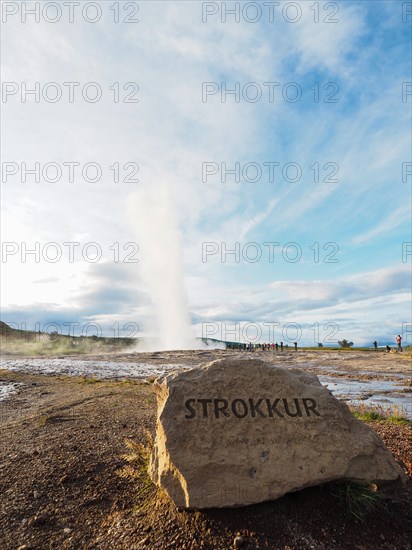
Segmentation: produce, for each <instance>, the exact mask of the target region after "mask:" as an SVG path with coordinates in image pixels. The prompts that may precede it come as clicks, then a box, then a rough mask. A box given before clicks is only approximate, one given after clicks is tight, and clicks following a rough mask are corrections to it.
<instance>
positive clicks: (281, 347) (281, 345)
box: [280, 342, 283, 351]
mask: <svg viewBox="0 0 412 550" xmlns="http://www.w3.org/2000/svg"><path fill="white" fill-rule="evenodd" d="M280 351H283V342H281V343H280Z"/></svg>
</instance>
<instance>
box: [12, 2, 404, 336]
mask: <svg viewBox="0 0 412 550" xmlns="http://www.w3.org/2000/svg"><path fill="white" fill-rule="evenodd" d="M6 4H9V5H10V6H12V7H10V8H9V9H10V13H11V12H13V13H12V14H11V15H7V16H5V15H4V13H3V21H4V22H3V33H2V52H3V53H2V65H3V66H2V74H3V81H4V82H6V83H9V88H7V90H8V91H10V90H13V93H9V95H7V96H6V98H5V97H4V95H3V103H2V115H3V117H2V118H3V123H2V134H3V145H2V162H3V165H2V168H3V183H2V198H3V201H2V202H3V205H2V240H3V257H2V273H3V277H2V318H3V320H4V321H6V322H10V323H16V324H21V323H26V325H27V327H28V328H32V327H34V325H35V324H36V323H39V324H40V326H41V327H43V326H44V324H45V323H47V322H51V321H53V322H56V323H60V324H62V323H64V322H78V323H80V327H83V326H85V325H86V324H87V323H89V322H95V323H98V324H100V325H101V326H102V327H103V328H104V331H105V333H106V334H110V329H109V328H108V327H110V326H113V323H119V326H121V327H123V326H125V325H126V324H127V323H129V322H133V323H136V324H137V325H139V331H140V332H141V333H144V332H145V331H147V327H148V326H149V325H150V322H149V320H150V317H151V315H152V313H151V310H152V305H151V303H152V302H153V297H152V296H150V293H148V288H147V285H146V284H145V281H146V280H147V278H145V277H144V276H143V273H144V271H145V265H144V264H145V258H144V257H142V256H139V254H140V253H139V254H138V255H137V256H138V258H139V263H138V264H137V263H130V262H126V261H124V260H125V257H126V255H127V253H129V252H133V246H132V248H129V249H127V250H123V249H122V247H123V245H124V244H125V243H136V245H137V246H139V244H140V243H141V242H143V241H144V239H145V235H143V233H149V234H151V235H152V237H153V238H152V241H151V245H150V246H151V247H152V251H153V250H154V249H156V251H157V252H158V253H159V258H160V259H159V262H160V263H158V264H157V267H158V269H157V268H156V271H158V272H159V273H156V274H153V276H154V277H158V278H159V280H160V283H161V281H162V276H163V274H165V273H167V272H168V269H169V268H170V266H171V265H172V264H174V263H175V262H177V263H179V261H180V258H181V256H182V258H183V262H184V263H183V266H184V269H183V273H184V284H185V289H186V294H187V302H188V306H189V312H190V316H191V320H192V324H193V327H194V330H195V331H196V334H197V335H201V334H202V330H203V333H204V331H205V330H206V329H205V326H206V327H207V330H209V333H210V334H211V332H212V331H211V328H210V327H215V328H216V330H217V332H216V334H215V336H223V337H224V336H225V328H226V329H228V330H229V329H230V327H232V328H233V324H235V327H236V326H237V327H238V328H239V327H244V325H245V323H255V324H256V326H258V327H261V328H262V340H266V339H269V335H268V333H267V332H265V330H267V327H268V326H269V325H270V324H275V323H277V325H276V327H275V333H274V335H273V337H274V339H277V340H282V339H283V340H285V341H287V338H285V332H284V327H285V326H286V327H287V326H292V325H291V324H298V325H299V326H300V327H301V329H302V331H301V334H300V335H299V338H300V340H299V341H300V342H301V343H302V344H310V343H314V341H317V340H318V339H319V340H320V341H323V340H324V339H325V338H326V335H327V333H328V330H329V329H324V328H323V327H325V326H326V325H327V324H328V323H329V324H331V323H332V324H333V326H336V327H337V328H338V333H337V335H336V336H335V337H336V338H337V339H341V338H348V339H350V340H353V341H354V342H355V344H357V345H361V344H365V343H370V342H371V341H373V340H374V339H375V338H376V339H378V340H379V341H382V342H383V341H387V340H388V341H392V340H393V339H394V337H395V336H396V334H398V333H399V332H402V331H403V333H404V339H405V341H409V343H411V342H410V340H411V335H410V334H408V332H409V331H410V330H411V328H412V327H411V325H410V323H411V319H410V311H411V303H410V278H411V277H410V276H411V258H412V256H411V255H408V256H405V250H406V251H408V250H409V251H411V250H412V249H411V248H407V247H408V245H405V244H403V243H410V242H411V241H412V237H411V210H410V207H411V179H412V176H411V175H406V176H405V177H402V165H403V163H410V162H411V152H410V151H411V105H412V95H407V96H404V97H402V89H405V83H407V82H410V81H411V80H412V79H411V22H412V14H411V15H408V14H405V13H404V14H403V12H402V10H405V9H406V8H405V5H407V4H408V3H405V2H400V1H399V2H398V1H388V2H385V1H375V2H364V1H362V2H346V1H345V2H332V3H323V2H319V3H318V5H319V22H317V23H316V22H315V21H314V15H315V14H314V11H313V10H311V9H310V6H313V5H316V3H315V4H314V3H313V2H296V3H291V2H281V3H280V4H279V5H274V7H273V10H274V11H273V14H274V18H273V19H274V20H273V21H270V20H269V16H268V12H267V11H266V10H263V8H262V3H260V4H258V5H259V6H260V7H261V9H262V17H261V19H260V21H258V22H257V23H251V22H249V21H247V20H245V18H244V17H242V15H240V22H239V23H237V22H235V21H234V19H233V17H231V16H228V17H227V21H226V22H223V21H222V10H223V4H222V3H220V2H209V3H207V2H203V3H202V2H187V1H185V2H175V1H162V2H132V3H129V4H130V6H129V7H127V10H128V11H127V10H126V4H125V3H122V2H120V3H118V6H119V14H120V22H119V23H114V21H113V17H114V12H113V10H110V5H112V3H109V2H100V3H98V4H99V5H100V8H101V18H100V20H99V21H98V22H97V23H90V22H88V21H87V20H85V18H84V17H83V16H82V14H81V13H80V12H75V15H74V21H73V22H72V23H70V22H69V19H68V14H67V12H62V17H61V19H60V20H59V21H58V22H56V23H50V22H48V21H46V20H45V17H44V11H42V12H41V13H40V20H39V22H36V21H34V20H33V17H32V18H30V16H27V20H26V21H25V22H24V18H23V17H22V13H21V5H20V4H17V3H13V2H9V3H7V2H6ZM26 4H30V2H26ZM46 4H47V2H46V3H44V2H43V3H40V5H41V7H42V10H43V9H44V6H45V5H46ZM235 4H236V3H235V2H228V3H227V5H230V6H234V5H235ZM237 4H238V6H239V9H240V10H241V11H242V10H243V9H244V6H245V5H246V4H247V3H246V2H240V3H237ZM249 4H252V5H256V4H257V3H253V2H252V3H249ZM292 4H293V5H294V6H295V7H293V6H292V7H290V6H291V5H292ZM14 6H17V8H16V9H17V11H16V10H15V9H14ZM288 6H289V7H288ZM296 6H298V8H296ZM3 7H4V6H3ZM134 8H136V10H137V8H138V11H136V14H135V18H138V20H139V21H138V22H135V23H124V22H123V19H124V17H126V15H127V14H129V15H130V14H131V13H132V12H134ZM52 9H53V8H50V10H51V11H50V12H46V17H47V16H48V17H49V18H52V17H54V15H53V11H52ZM253 9H257V8H253V6H252V7H251V8H250V10H251V11H250V12H247V13H248V14H249V18H250V17H251V15H250V14H253V11H252V10H253ZM296 9H299V12H297V11H294V10H296ZM202 10H203V19H205V10H209V11H208V12H209V13H211V12H212V11H215V10H217V13H216V14H214V15H209V16H208V17H207V18H206V21H205V22H203V21H202ZM14 11H16V13H14ZM332 11H334V12H336V13H335V14H334V15H333V16H332V15H331V13H332ZM90 13H92V12H90ZM295 13H299V15H300V17H299V21H296V22H291V21H287V20H286V19H287V18H288V17H289V19H293V18H294V17H295ZM47 14H48V15H47ZM285 14H286V16H285ZM328 16H330V18H333V19H336V22H329V23H327V22H326V21H324V20H325V18H327V17H328ZM246 17H247V16H246ZM403 19H405V21H403ZM35 82H39V83H40V84H39V86H40V94H42V93H43V91H44V89H45V86H46V85H47V83H50V82H55V83H57V84H58V85H59V87H60V89H61V90H62V91H63V94H62V98H61V99H60V100H59V101H57V102H55V103H51V102H48V101H45V100H44V98H43V96H42V95H40V98H39V102H36V101H34V100H33V96H27V100H26V102H22V100H21V90H22V88H24V85H26V86H27V88H30V87H31V88H32V87H33V86H34V83H35ZM65 82H76V83H77V82H78V83H79V86H77V87H76V88H75V96H74V101H73V102H72V103H71V102H69V101H68V92H67V86H64V85H63V83H65ZM89 82H95V83H97V84H98V86H99V87H100V89H101V90H102V98H101V100H100V101H97V102H95V103H91V102H88V101H85V100H84V99H83V97H82V94H81V91H80V90H82V89H83V88H84V86H85V85H86V84H87V83H89ZM130 82H132V83H136V84H137V85H138V87H139V89H138V92H136V94H135V95H134V96H133V95H132V97H136V98H138V99H139V102H138V103H124V102H123V101H122V100H121V101H120V102H118V103H116V102H114V101H113V98H114V90H115V89H116V85H114V83H119V94H120V98H121V99H123V98H125V97H126V95H127V94H132V93H133V92H135V91H136V90H137V88H136V87H135V86H136V85H135V84H132V85H129V87H128V88H126V89H125V90H124V89H123V86H124V85H125V84H126V83H130ZM207 82H209V83H215V86H216V87H217V89H218V92H217V93H215V94H214V95H208V96H207V98H206V100H205V97H203V101H202V86H204V84H202V83H207ZM268 82H272V83H279V85H277V84H276V85H273V87H272V91H273V94H274V96H273V98H272V100H273V101H270V98H269V86H268V85H265V84H264V83H268ZM10 83H12V84H10ZM13 83H14V84H13ZM236 83H239V84H238V85H239V87H240V90H245V88H244V87H245V85H247V84H248V83H254V84H253V85H252V86H249V88H246V92H245V93H248V91H249V92H250V96H246V99H245V97H244V95H242V94H241V95H240V97H239V98H238V99H239V102H237V101H235V98H234V96H233V95H228V96H227V97H226V101H225V102H224V101H223V100H222V99H223V98H224V96H222V93H221V90H222V87H223V86H224V85H226V86H227V88H234V87H235V85H236ZM16 87H17V88H16ZM50 89H51V88H50ZM408 89H410V88H408ZM16 90H17V91H16ZM254 90H261V92H262V97H261V99H260V100H259V101H256V102H251V101H248V100H247V97H252V96H253V91H254ZM14 91H15V93H14ZM296 91H297V92H298V93H300V92H301V97H300V98H299V99H298V100H297V101H295V102H294V101H287V100H285V99H284V95H285V96H286V98H287V99H290V98H293V97H294V93H295V92H296ZM317 92H319V101H315V98H316V93H317ZM45 93H46V94H47V88H46V92H45ZM46 97H47V95H46ZM328 99H329V100H335V101H334V102H327V100H328ZM325 100H326V101H325ZM5 162H6V163H9V164H8V165H7V166H8V168H7V169H8V170H12V169H13V167H15V166H17V169H18V171H17V172H16V174H12V175H7V177H5V172H4V170H5V167H4V163H5ZM36 162H38V163H40V167H41V169H42V167H43V166H44V165H47V163H50V162H55V163H58V164H59V166H63V167H64V164H63V163H66V164H67V163H68V162H79V163H80V170H79V171H77V172H76V175H75V178H74V181H73V182H70V181H68V177H67V173H66V172H64V173H63V175H62V177H61V179H60V181H58V182H55V183H51V182H48V181H46V180H45V179H44V177H42V175H40V178H39V181H38V182H36V181H34V177H33V176H27V181H26V182H23V181H21V180H22V178H21V172H22V163H26V164H27V166H29V167H30V166H31V167H32V166H33V165H34V163H36ZM91 162H95V163H98V164H99V166H100V167H101V170H102V177H101V179H100V181H98V182H95V183H93V182H90V181H86V180H85V178H84V177H83V176H82V174H81V168H82V166H84V165H85V164H87V163H91ZM11 163H16V164H14V165H12V164H11ZM114 163H119V166H122V167H123V166H124V164H125V163H135V164H133V166H135V165H138V167H139V171H138V173H137V177H138V179H139V182H138V183H137V182H125V181H123V180H124V176H125V173H126V172H127V173H130V172H131V171H132V168H133V166H132V167H131V168H130V165H129V168H130V169H129V168H128V169H127V171H126V172H124V171H122V174H121V178H120V181H119V182H117V183H116V182H115V181H114V177H113V175H114V170H113V169H110V166H114ZM205 163H208V166H209V167H216V166H217V167H218V168H219V172H218V173H217V174H215V175H214V176H209V177H208V178H207V181H206V182H204V181H202V165H203V169H204V165H205ZM223 163H225V164H226V166H227V168H228V169H234V168H235V166H236V163H239V166H240V167H241V169H243V167H244V165H245V164H247V163H254V165H255V166H256V165H257V166H258V167H259V168H260V169H261V170H262V178H261V179H260V180H259V181H256V182H253V181H245V180H244V179H243V178H242V177H241V178H240V181H235V178H234V177H233V176H231V175H230V174H228V175H227V178H226V181H222V179H223V178H222V177H221V175H222V174H221V167H222V164H223ZM267 163H278V164H276V165H275V164H272V166H273V167H274V178H275V179H274V181H273V182H270V181H269V178H268V168H267V167H268V164H267ZM315 163H318V165H316V164H315ZM288 166H289V168H287V167H288ZM317 166H319V178H318V179H319V181H315V179H316V178H315V170H316V168H317ZM408 166H409V165H408ZM285 167H286V168H287V170H286V168H285ZM296 167H298V168H297V169H298V170H299V171H301V177H300V179H299V180H298V181H295V182H294V181H293V180H294V178H295V174H296V171H294V170H296ZM311 167H312V168H311ZM285 170H286V172H285ZM288 170H290V171H288ZM282 171H283V175H282ZM332 172H335V175H334V176H333V177H332V179H337V180H338V181H337V182H332V181H330V180H328V179H327V176H328V175H330V174H331V173H332ZM247 174H249V176H247V177H249V179H252V176H253V172H252V171H250V172H247ZM46 179H47V178H46ZM49 179H51V178H49ZM324 180H326V181H324ZM165 188H167V189H168V193H167V196H168V201H169V202H168V203H167V204H168V206H167V209H170V210H171V211H173V213H174V214H173V216H175V218H176V220H177V224H178V227H179V239H180V240H179V243H181V249H179V250H177V249H175V248H174V246H168V245H167V244H165V243H166V240H165V239H164V235H168V234H169V236H170V234H171V230H170V227H169V226H168V223H169V222H170V219H171V217H170V215H169V214H170V212H169V210H167V211H165V212H164V213H163V214H164V215H163V214H162V212H160V213H159V212H154V211H151V210H150V209H149V208H148V207H147V205H149V204H150V205H152V206H151V208H154V209H155V210H159V209H160V205H162V204H163V202H162V198H161V197H162V196H163V195H162V194H163V189H165ZM136 192H137V198H133V197H135V193H136ZM156 197H158V199H159V200H158V204H159V209H156V204H157V202H156ZM153 199H154V200H153ZM131 205H132V206H131ZM133 205H135V209H133ZM153 205H154V206H153ZM142 220H143V221H142ZM154 223H156V224H157V228H156V229H154V225H153V224H154ZM154 236H156V238H154ZM36 242H39V243H40V245H39V246H40V253H39V257H38V258H36V257H35V256H34V255H31V256H27V257H25V256H24V253H23V255H22V251H23V252H24V246H25V245H26V246H27V248H33V247H34V246H35V244H34V243H36ZM51 242H54V243H57V245H58V246H60V247H61V250H62V251H63V253H62V257H61V259H60V260H59V261H56V262H54V263H53V262H48V261H45V259H44V257H43V251H44V247H47V243H51ZM65 242H66V243H67V242H69V243H80V244H79V245H78V246H77V245H76V248H75V249H74V250H75V254H74V258H73V260H74V261H70V259H69V255H68V253H67V250H68V248H67V246H66V247H64V246H63V243H65ZM90 242H95V243H97V244H98V246H99V247H100V249H101V251H102V258H101V259H100V260H99V261H96V262H92V261H90V260H89V257H86V259H85V258H84V257H83V255H82V253H81V252H80V251H81V250H84V248H85V247H86V249H87V246H88V244H87V243H90ZM274 242H276V243H279V245H278V246H276V247H275V248H274V249H273V250H274V254H273V257H270V256H269V247H268V246H267V245H265V244H264V243H274ZM4 243H6V248H4V246H5V244H4ZM114 243H119V246H120V249H119V250H120V256H119V261H118V262H116V261H114V259H115V257H114V254H115V250H114V249H115V246H116V245H114ZM205 243H216V244H215V245H214V246H215V248H214V249H213V248H209V249H208V250H217V252H216V253H215V254H210V255H208V256H207V257H205V256H204V255H203V257H202V251H203V252H204V249H205ZM222 243H224V244H223V245H222ZM235 243H239V245H237V246H239V250H240V257H239V258H237V259H238V260H239V261H235V260H236V258H235V257H234V256H233V255H232V256H230V255H228V256H227V257H226V262H224V261H222V248H223V246H226V247H227V249H233V248H234V247H235V246H236V244H235ZM250 243H255V244H250ZM290 243H295V244H293V245H291V244H290ZM315 243H318V245H316V244H315ZM210 246H213V245H210ZM7 247H8V248H7ZM317 247H318V248H317ZM324 247H325V249H324ZM405 247H406V248H405ZM47 250H49V251H51V252H52V249H51V248H47ZM87 250H89V249H87ZM172 250H173V254H172V253H171V251H172ZM402 250H404V256H402ZM5 251H6V254H5ZM254 251H255V252H256V251H258V252H259V251H260V252H261V254H262V255H261V258H260V259H259V260H258V261H256V262H250V261H249V262H248V261H245V259H244V256H243V255H242V253H243V254H245V255H247V254H248V253H249V257H253V254H254ZM317 251H318V252H319V257H317V256H316V253H317ZM7 252H8V254H7ZM51 252H50V254H51ZM295 253H296V254H297V255H298V256H299V255H300V254H301V257H300V259H299V260H298V261H290V258H292V259H293V258H294V257H295ZM328 254H331V255H330V256H329V260H331V259H333V260H337V261H335V262H330V261H329V262H328V261H325V260H328ZM46 255H47V254H46ZM223 259H225V256H224V255H223ZM35 260H38V261H35ZM120 260H123V261H120ZM288 260H289V261H288ZM315 260H316V261H315ZM403 260H404V261H403ZM162 261H163V264H162ZM149 265H150V263H149ZM146 267H147V265H146ZM222 323H223V332H222ZM316 323H317V324H318V325H319V326H321V327H322V328H321V333H320V334H319V335H318V337H316V338H315V337H314V331H313V329H311V328H310V327H313V326H316ZM236 324H237V325H236ZM273 326H275V325H273ZM202 327H203V328H202ZM282 330H283V332H282ZM63 332H65V330H64V329H63ZM240 332H242V331H240ZM250 334H251V333H250ZM288 334H289V333H287V331H286V336H288ZM292 339H293V338H292Z"/></svg>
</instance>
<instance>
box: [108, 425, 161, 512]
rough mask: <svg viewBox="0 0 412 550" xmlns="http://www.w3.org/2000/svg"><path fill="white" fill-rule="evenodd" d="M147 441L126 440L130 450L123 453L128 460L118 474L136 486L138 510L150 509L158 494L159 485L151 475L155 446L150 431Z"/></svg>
mask: <svg viewBox="0 0 412 550" xmlns="http://www.w3.org/2000/svg"><path fill="white" fill-rule="evenodd" d="M146 440H147V441H146V443H145V444H143V443H140V442H135V441H133V440H131V439H126V440H125V445H126V447H127V448H128V452H127V453H125V454H124V455H122V458H123V460H125V461H126V462H127V464H126V466H123V468H122V469H120V470H119V471H118V472H117V474H118V475H119V476H120V477H122V478H124V479H127V480H129V481H131V482H132V483H133V484H134V485H135V486H136V496H137V498H138V501H139V505H138V506H136V507H135V508H136V510H138V511H142V510H148V509H149V508H150V507H151V506H152V505H153V504H154V501H155V499H156V498H157V495H158V491H159V489H158V487H157V486H156V485H155V483H153V481H152V479H151V477H150V475H149V462H150V455H151V453H152V448H153V439H152V436H151V434H150V433H149V432H147V433H146Z"/></svg>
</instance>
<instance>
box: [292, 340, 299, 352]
mask: <svg viewBox="0 0 412 550" xmlns="http://www.w3.org/2000/svg"><path fill="white" fill-rule="evenodd" d="M293 345H294V346H295V351H298V343H297V342H293Z"/></svg>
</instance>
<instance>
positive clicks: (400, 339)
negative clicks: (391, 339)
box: [396, 334, 402, 351]
mask: <svg viewBox="0 0 412 550" xmlns="http://www.w3.org/2000/svg"><path fill="white" fill-rule="evenodd" d="M396 343H397V344H398V351H402V336H401V335H400V334H398V336H397V337H396Z"/></svg>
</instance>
